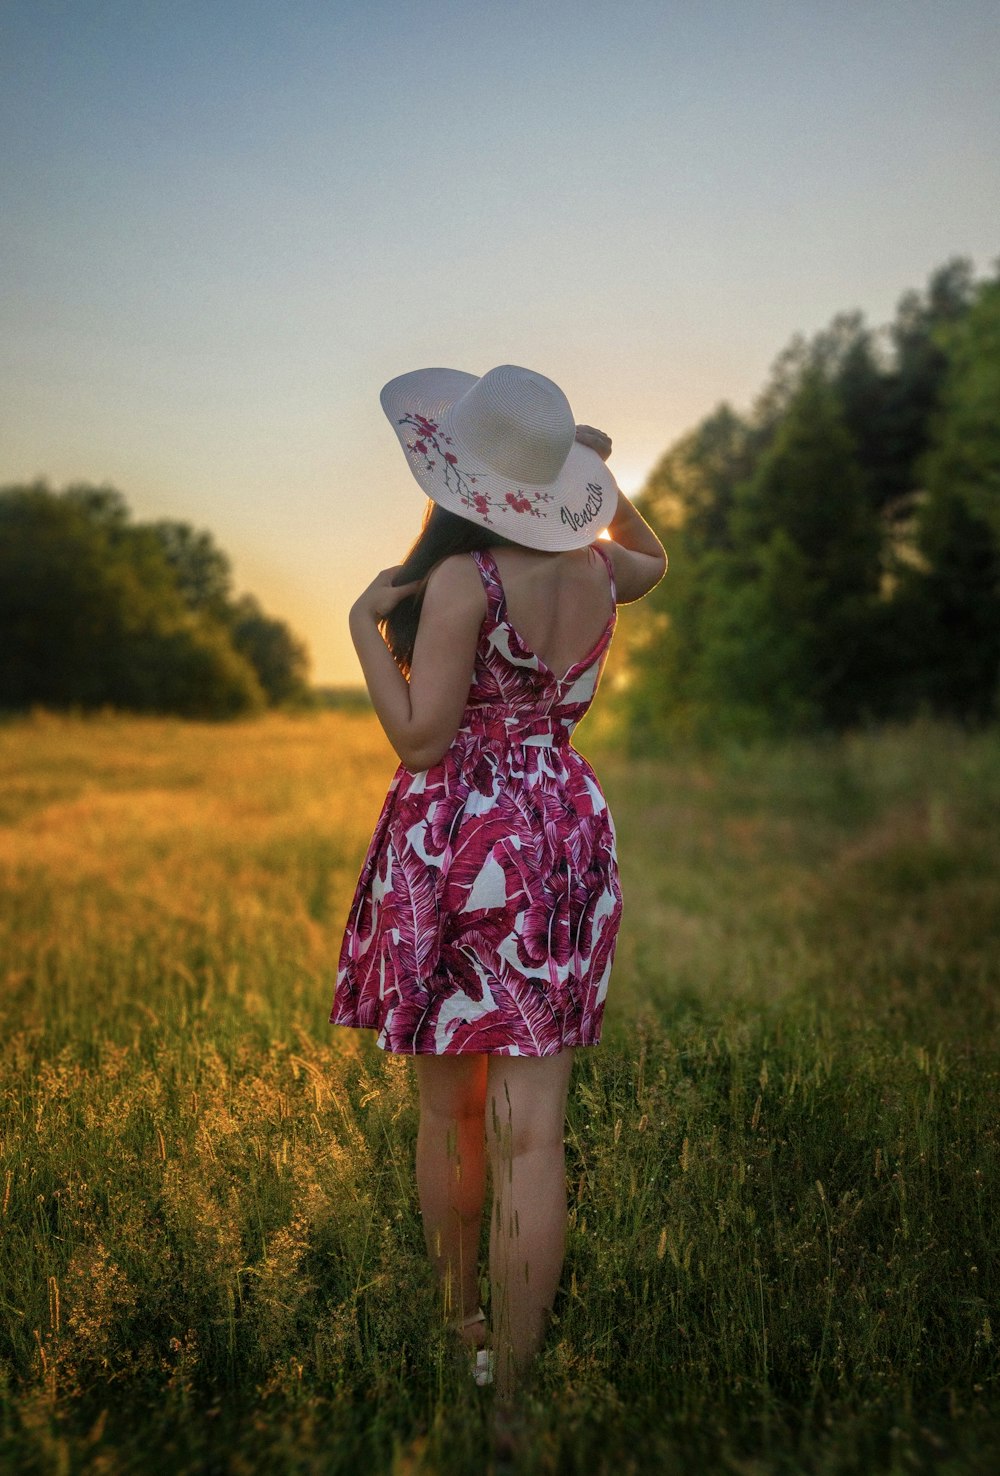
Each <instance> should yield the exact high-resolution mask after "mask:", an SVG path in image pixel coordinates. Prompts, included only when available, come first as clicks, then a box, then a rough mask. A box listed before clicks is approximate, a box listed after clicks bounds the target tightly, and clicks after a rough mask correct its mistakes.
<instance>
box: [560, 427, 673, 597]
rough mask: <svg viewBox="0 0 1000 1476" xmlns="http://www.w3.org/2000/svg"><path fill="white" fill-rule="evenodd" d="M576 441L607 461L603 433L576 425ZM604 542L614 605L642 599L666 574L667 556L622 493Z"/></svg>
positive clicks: (608, 446) (608, 443)
mask: <svg viewBox="0 0 1000 1476" xmlns="http://www.w3.org/2000/svg"><path fill="white" fill-rule="evenodd" d="M576 439H577V440H578V441H579V442H580V443H581V445H584V446H589V447H590V449H591V450H592V451H596V452H597V454H598V456H600V458H601V460H602V461H607V459H608V457H609V456H610V455H611V438H610V436H608V435H606V434H605V433H604V431H599V430H595V428H594V427H593V426H590V425H579V426H577V428H576ZM608 538H609V539H610V541H611V544H612V547H611V548H610V549H609V550H608V553H609V555H610V558H611V562H612V564H613V565H614V570H615V586H616V589H617V594H618V603H619V604H620V605H627V604H629V603H631V601H632V600H640V599H642V597H643V595H646V594H649V591H650V590H651V589H653V588H655V586H656V585H657V584H659V582H660V580H661V579H662V578H663V576H664V574H665V573H666V572H667V554H666V550H665V549H664V547H663V544H662V543H661V542H660V540H659V539H658V538H657V536H656V534H655V533H654V532H653V530H652V528H651V527H650V526H649V524H648V523H647V522H646V519H645V518H644V517H643V516H642V513H640V512H639V510H638V509H637V508H636V507H634V506H633V505H632V503H631V502H630V501H629V500H628V498H627V497H626V496H625V493H624V492H619V494H618V505H617V507H616V508H615V515H614V518H613V519H612V520H611V522H610V524H609V525H608Z"/></svg>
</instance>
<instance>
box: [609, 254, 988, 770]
mask: <svg viewBox="0 0 1000 1476" xmlns="http://www.w3.org/2000/svg"><path fill="white" fill-rule="evenodd" d="M637 504H638V505H639V506H640V507H641V508H642V512H643V515H644V516H645V517H646V518H647V519H648V520H649V522H650V523H651V525H652V526H653V527H654V528H655V529H656V531H657V533H658V534H659V536H660V537H661V539H662V540H663V542H664V544H665V546H666V548H667V550H668V554H669V567H668V572H667V575H666V577H665V578H664V579H663V580H662V581H661V583H660V584H659V585H658V587H657V588H656V590H654V591H653V593H652V594H651V595H650V596H649V597H648V598H647V599H646V600H643V601H642V602H641V603H640V604H637V605H636V606H635V607H627V606H626V607H624V608H623V610H622V612H621V622H620V626H619V633H620V640H619V641H616V643H615V644H616V646H617V647H618V650H617V651H616V652H615V653H614V663H613V664H612V666H611V668H610V671H609V676H610V678H611V683H610V685H611V686H612V689H613V692H614V693H615V694H616V696H615V698H614V699H613V700H614V705H615V706H616V708H617V709H618V712H619V715H620V717H621V719H622V721H623V724H624V727H625V729H626V731H627V734H628V738H629V741H630V743H631V746H632V748H633V751H636V752H641V751H643V750H646V749H655V748H656V747H658V746H659V745H661V744H662V742H663V741H665V740H667V741H669V740H670V739H671V738H693V739H695V740H708V741H711V740H713V739H717V738H719V737H730V736H731V737H736V738H738V739H745V738H756V737H771V736H778V735H783V734H788V733H808V732H819V731H841V730H844V729H846V728H848V727H851V726H854V725H866V724H872V723H878V722H881V721H885V720H905V719H908V718H910V717H912V716H915V715H917V714H918V713H921V712H927V713H931V714H934V715H940V716H945V717H948V718H952V719H955V720H957V721H959V722H961V723H964V724H966V725H981V724H984V723H989V722H992V721H995V720H996V718H997V716H998V708H1000V262H998V263H997V275H996V276H994V277H992V278H989V279H985V280H976V278H975V274H974V269H973V267H972V264H971V263H970V262H969V261H968V260H966V259H965V258H954V259H953V260H951V261H949V262H947V263H946V264H945V265H944V266H942V267H940V268H939V269H938V270H936V271H935V272H934V273H933V274H932V276H931V277H930V279H929V283H928V286H927V288H926V289H925V290H924V291H923V292H919V291H910V292H907V293H906V294H905V295H904V296H903V297H902V299H901V300H900V302H899V304H898V307H897V312H896V317H895V320H894V321H893V322H892V323H891V324H889V325H887V326H886V327H884V328H882V329H878V330H872V329H870V328H869V327H868V326H867V325H866V323H865V321H864V318H863V315H862V314H861V313H859V312H851V313H842V314H839V315H838V316H836V317H835V318H834V319H833V321H832V322H831V324H830V326H829V327H828V328H826V329H825V330H823V331H821V332H820V333H818V334H816V335H815V336H814V337H813V338H812V339H810V340H807V339H805V338H804V337H803V336H802V335H796V337H795V338H794V339H793V340H792V342H791V344H790V345H789V346H788V347H787V348H786V349H785V350H784V351H783V352H782V353H781V354H780V355H779V356H778V358H777V360H776V361H775V363H774V366H773V368H772V371H771V375H770V379H769V381H768V383H767V384H766V386H765V387H764V389H763V391H762V392H761V394H760V395H759V397H758V399H757V401H756V403H755V404H754V406H753V408H752V410H751V412H750V413H749V414H747V415H741V414H739V413H737V412H736V411H735V410H734V409H732V407H731V406H730V405H728V404H727V403H722V404H720V405H719V406H718V407H717V408H716V409H715V410H714V411H713V412H712V413H711V414H710V415H708V416H707V417H706V418H705V419H704V420H703V421H702V422H701V423H700V424H699V425H698V426H697V427H695V429H694V430H692V431H691V432H689V433H688V434H686V435H685V436H683V437H682V438H681V439H680V440H679V441H677V442H676V444H674V445H673V446H672V447H670V448H669V449H668V451H667V452H666V453H665V455H664V456H663V458H662V459H661V461H660V463H659V464H658V466H657V467H656V468H655V470H654V472H653V473H652V475H651V477H650V479H649V481H648V483H647V485H646V487H645V488H644V490H643V492H642V494H640V496H639V497H638V498H637Z"/></svg>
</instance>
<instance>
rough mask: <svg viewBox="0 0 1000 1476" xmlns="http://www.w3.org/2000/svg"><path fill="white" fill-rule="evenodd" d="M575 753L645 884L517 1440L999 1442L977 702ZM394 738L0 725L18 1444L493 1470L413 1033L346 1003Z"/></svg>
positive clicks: (618, 1467) (918, 1459) (995, 890)
mask: <svg viewBox="0 0 1000 1476" xmlns="http://www.w3.org/2000/svg"><path fill="white" fill-rule="evenodd" d="M590 734H592V735H593V737H592V741H593V744H594V752H593V753H591V752H590V749H589V748H588V746H587V745H588V742H589V741H591V740H590V739H589V738H588V735H590ZM578 741H579V743H580V746H581V747H582V748H584V751H586V752H588V755H589V756H590V757H592V759H593V761H594V763H595V767H596V768H597V770H598V773H599V775H600V776H601V778H602V780H603V782H604V784H605V788H606V790H607V792H608V795H609V799H610V801H611V804H612V809H613V812H614V814H615V818H616V824H617V829H618V836H619V847H620V853H621V864H622V874H623V889H624V893H625V908H626V910H625V923H624V925H623V932H622V936H621V940H620V945H619V953H618V958H617V960H616V965H615V975H614V979H613V981H612V992H611V998H610V1003H609V1009H608V1015H607V1029H606V1036H605V1044H604V1045H603V1046H602V1048H601V1050H600V1051H595V1052H589V1053H583V1052H582V1053H580V1055H581V1059H580V1060H579V1061H578V1064H577V1068H576V1074H575V1085H574V1090H573V1094H572V1099H571V1104H570V1118H569V1125H568V1168H569V1184H570V1196H571V1213H570V1242H569V1249H568V1257H567V1271H566V1277H565V1286H564V1289H563V1293H562V1295H561V1300H560V1303H559V1305H558V1307H557V1319H556V1323H555V1325H554V1330H553V1335H552V1338H551V1339H550V1343H549V1346H548V1348H547V1351H546V1354H545V1357H544V1359H543V1362H542V1366H541V1372H540V1380H541V1388H542V1391H543V1393H544V1396H545V1399H546V1401H547V1405H546V1410H545V1411H544V1412H543V1413H542V1414H541V1415H540V1416H539V1419H540V1425H539V1429H538V1432H537V1442H536V1451H535V1455H534V1457H533V1458H532V1464H531V1469H532V1470H538V1471H546V1472H558V1473H562V1472H563V1471H574V1470H581V1471H582V1470H586V1471H587V1472H588V1473H589V1472H596V1471H611V1470H614V1471H615V1472H616V1473H617V1472H639V1471H642V1472H646V1471H648V1470H654V1469H667V1468H670V1469H676V1470H678V1471H685V1472H692V1473H694V1472H698V1473H701V1472H703V1471H705V1470H712V1469H718V1470H727V1471H741V1470H742V1471H747V1470H753V1471H755V1472H760V1473H763V1472H765V1471H770V1470H774V1471H788V1472H793V1471H794V1472H799V1471H816V1472H817V1473H821V1472H830V1473H833V1472H835V1471H836V1472H840V1471H848V1470H865V1471H886V1472H889V1471H893V1472H895V1471H897V1470H898V1471H900V1472H902V1471H904V1470H906V1471H910V1470H920V1469H925V1468H926V1469H930V1468H931V1467H933V1468H934V1469H940V1470H941V1471H949V1472H956V1473H957V1472H959V1471H964V1470H977V1469H983V1470H986V1469H992V1467H991V1464H990V1462H991V1459H992V1458H993V1457H995V1455H996V1451H997V1445H996V1422H995V1413H996V1391H997V1380H998V1373H1000V1369H998V1360H997V1353H996V1343H995V1338H994V1331H993V1330H994V1328H995V1327H996V1325H997V1321H996V1319H997V1305H996V1303H997V1296H998V1285H1000V1283H998V1277H997V1266H996V1258H995V1245H994V1243H993V1242H994V1238H995V1237H994V1230H995V1225H996V1222H997V1215H998V1211H1000V1170H998V1167H997V1165H998V1161H1000V1154H998V1152H997V1148H998V1139H997V1133H998V1122H997V1115H996V1110H995V1109H996V1100H997V1083H998V1080H1000V1075H998V1065H997V1052H996V1045H995V1034H991V1032H995V1028H996V1023H997V1018H996V1017H997V998H998V991H997V984H998V978H997V958H998V956H1000V905H998V902H1000V885H998V882H1000V863H998V854H1000V851H998V845H997V842H998V839H1000V747H998V744H997V741H996V737H995V735H988V734H986V735H979V736H975V737H972V736H968V735H961V734H957V733H955V732H954V731H952V730H950V729H947V728H938V727H935V726H934V725H924V726H920V725H918V726H916V727H914V728H913V729H907V730H898V731H890V732H887V733H883V734H871V735H853V736H849V737H848V738H846V739H844V740H841V741H839V742H838V743H836V744H829V745H819V746H810V745H808V744H794V745H787V746H784V747H781V748H777V749H774V750H770V751H767V750H763V751H757V752H749V751H748V752H744V751H740V750H734V751H732V752H730V753H729V754H728V755H722V756H716V757H715V758H714V759H710V758H707V757H705V756H704V755H698V754H694V753H691V754H681V753H677V754H674V755H673V756H672V757H670V758H665V759H663V760H660V761H656V760H652V759H644V760H642V761H640V762H630V761H629V760H627V759H625V758H624V757H622V756H621V754H620V753H618V752H616V751H615V746H614V744H613V743H611V742H610V741H609V739H608V735H607V734H606V733H603V732H602V731H601V730H599V729H597V728H594V729H590V728H589V727H588V726H587V725H586V724H585V725H584V727H583V728H581V730H580V733H579V735H578ZM394 767H395V760H394V757H393V755H392V753H391V751H390V750H389V748H388V745H387V744H386V742H385V740H384V738H383V737H382V735H381V733H380V731H379V730H378V728H377V725H376V724H375V722H374V719H373V718H372V717H371V716H370V715H369V716H365V715H347V714H327V715H323V716H318V717H317V716H313V717H302V718H298V717H279V716H270V717H268V718H266V719H264V720H260V721H253V722H247V723H238V724H225V725H211V724H187V723H182V722H177V721H170V720H152V719H132V718H122V717H114V716H106V717H102V718H97V719H92V720H87V721H82V720H79V719H71V718H56V717H51V716H46V715H39V716H37V717H35V718H33V719H30V720H23V721H18V722H13V723H7V724H6V725H2V726H0V888H2V898H3V902H2V908H0V984H2V986H3V988H2V993H0V1029H2V1032H3V1037H4V1041H5V1051H4V1054H3V1057H2V1061H0V1103H2V1115H0V1230H2V1235H0V1416H2V1418H0V1465H3V1466H5V1467H6V1468H10V1469H17V1470H25V1471H46V1472H47V1471H50V1470H53V1471H54V1470H60V1471H63V1470H65V1471H68V1470H81V1471H87V1472H105V1471H106V1472H114V1471H118V1470H125V1469H132V1468H133V1467H142V1468H143V1469H144V1470H146V1471H163V1472H170V1473H171V1476H173V1473H176V1472H182V1471H183V1472H186V1471H191V1472H194V1471H209V1470H211V1471H227V1472H234V1473H237V1472H257V1471H260V1470H267V1471H268V1472H271V1471H278V1472H285V1471H287V1472H293V1471H295V1472H298V1471H302V1470H317V1471H318V1470H323V1471H324V1472H326V1471H331V1472H339V1471H341V1470H344V1471H351V1472H356V1471H357V1470H358V1469H364V1470H366V1471H368V1470H372V1471H387V1472H388V1471H394V1472H396V1471H404V1470H405V1471H413V1472H418V1471H420V1472H424V1471H427V1472H431V1471H435V1472H436V1471H443V1472H449V1473H450V1472H454V1473H456V1476H458V1473H464V1472H466V1471H468V1470H472V1469H483V1468H484V1466H483V1462H484V1444H483V1440H484V1418H485V1410H484V1405H483V1401H482V1397H481V1396H480V1394H479V1392H478V1391H476V1390H475V1388H474V1386H471V1381H470V1380H469V1379H468V1377H467V1373H466V1371H465V1370H464V1369H463V1368H462V1367H461V1365H460V1364H458V1363H456V1362H455V1361H454V1360H453V1357H452V1355H453V1352H454V1350H453V1349H452V1348H451V1346H450V1344H449V1342H448V1340H447V1338H446V1337H445V1335H444V1333H443V1331H442V1329H441V1323H440V1313H439V1309H438V1308H437V1305H436V1298H435V1290H434V1288H433V1286H432V1284H431V1279H430V1272H429V1268H428V1266H427V1264H426V1258H425V1255H424V1251H423V1244H422V1234H421V1230H420V1224H419V1216H418V1213H417V1207H416V1202H415V1191H414V1185H413V1173H412V1153H413V1139H414V1134H415V1128H416V1107H415V1100H414V1091H413V1082H412V1077H411V1074H410V1067H409V1063H408V1062H407V1061H406V1060H404V1059H401V1058H395V1057H389V1056H385V1055H383V1054H382V1053H379V1052H377V1051H375V1050H374V1047H373V1045H372V1041H371V1039H370V1037H367V1036H366V1037H361V1036H360V1035H358V1034H356V1033H354V1032H349V1031H342V1030H335V1029H333V1028H332V1027H330V1026H329V1025H328V1024H327V1015H328V1012H329V1006H330V1001H331V997H332V986H333V977H334V969H335V964H336V954H337V950H338V948H339V943H340V937H341V929H342V926H343V922H344V919H345V917H346V913H347V908H348V904H349V901H350V897H351V893H352V890H353V887H354V884H355V881H356V878H357V872H358V868H359V866H360V863H361V859H362V856H363V854H364V849H365V846H366V844H367V841H368V838H369V835H370V832H371V827H372V825H373V823H374V820H375V818H376V815H377V813H378V810H379V807H380V805H381V802H382V799H383V797H384V794H385V789H386V786H387V784H388V781H389V778H390V776H391V774H392V772H393V769H394Z"/></svg>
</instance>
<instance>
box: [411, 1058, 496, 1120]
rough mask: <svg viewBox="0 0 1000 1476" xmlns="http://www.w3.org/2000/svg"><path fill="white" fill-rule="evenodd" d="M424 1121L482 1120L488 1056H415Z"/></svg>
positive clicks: (421, 1111) (421, 1112)
mask: <svg viewBox="0 0 1000 1476" xmlns="http://www.w3.org/2000/svg"><path fill="white" fill-rule="evenodd" d="M415 1070H416V1075H417V1089H418V1095H419V1098H420V1116H421V1120H428V1121H429V1120H430V1119H436V1120H438V1121H441V1122H448V1121H450V1122H459V1123H466V1122H469V1121H475V1120H477V1119H478V1120H480V1121H481V1120H482V1119H483V1115H484V1111H485V1097H486V1058H485V1057H484V1056H481V1055H476V1056H472V1055H470V1056H465V1057H458V1056H422V1057H421V1056H418V1057H416V1058H415Z"/></svg>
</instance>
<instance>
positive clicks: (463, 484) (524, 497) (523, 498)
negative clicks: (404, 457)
mask: <svg viewBox="0 0 1000 1476" xmlns="http://www.w3.org/2000/svg"><path fill="white" fill-rule="evenodd" d="M399 424H400V425H409V426H412V427H413V429H414V431H415V432H416V435H415V437H414V439H413V440H412V441H407V442H406V449H407V451H409V452H411V453H412V454H413V455H415V456H422V457H423V458H424V470H425V471H428V472H432V471H434V470H435V468H436V467H437V461H436V460H435V459H434V456H436V457H439V458H440V460H441V462H442V463H443V468H442V469H443V472H444V484H445V486H446V487H447V489H448V491H449V492H454V493H456V494H457V495H458V496H459V497H460V498H461V499H462V501H463V503H464V504H465V506H466V507H469V508H474V509H475V511H476V512H477V513H478V514H479V516H480V517H481V518H482V519H483V521H484V522H485V523H491V522H492V521H493V520H492V518H491V517H490V509H491V508H500V509H502V510H503V511H505V512H506V511H507V510H508V509H510V510H511V511H513V512H516V513H530V515H531V516H532V517H533V518H547V517H548V513H547V512H545V511H544V510H543V509H541V508H539V507H538V506H537V505H536V504H538V503H542V502H551V501H552V500H553V497H552V494H551V493H550V492H531V493H526V492H523V491H521V490H520V488H519V489H518V490H517V491H516V492H507V493H505V495H504V496H503V497H491V496H490V494H489V493H488V492H484V491H483V489H482V488H481V487H479V486H477V484H476V483H477V479H476V478H475V477H474V476H471V475H470V474H468V473H467V472H463V471H462V469H461V468H460V466H459V464H458V457H457V456H456V455H455V453H454V452H453V451H446V450H445V447H446V446H450V445H451V444H452V440H451V436H441V437H440V438H439V436H438V430H439V426H438V422H437V421H436V420H429V419H428V418H427V416H426V415H420V414H418V413H417V412H416V411H412V412H411V413H409V414H406V415H402V416H400V419H399ZM442 443H443V444H442ZM432 451H433V453H434V456H432V454H431V453H432Z"/></svg>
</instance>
